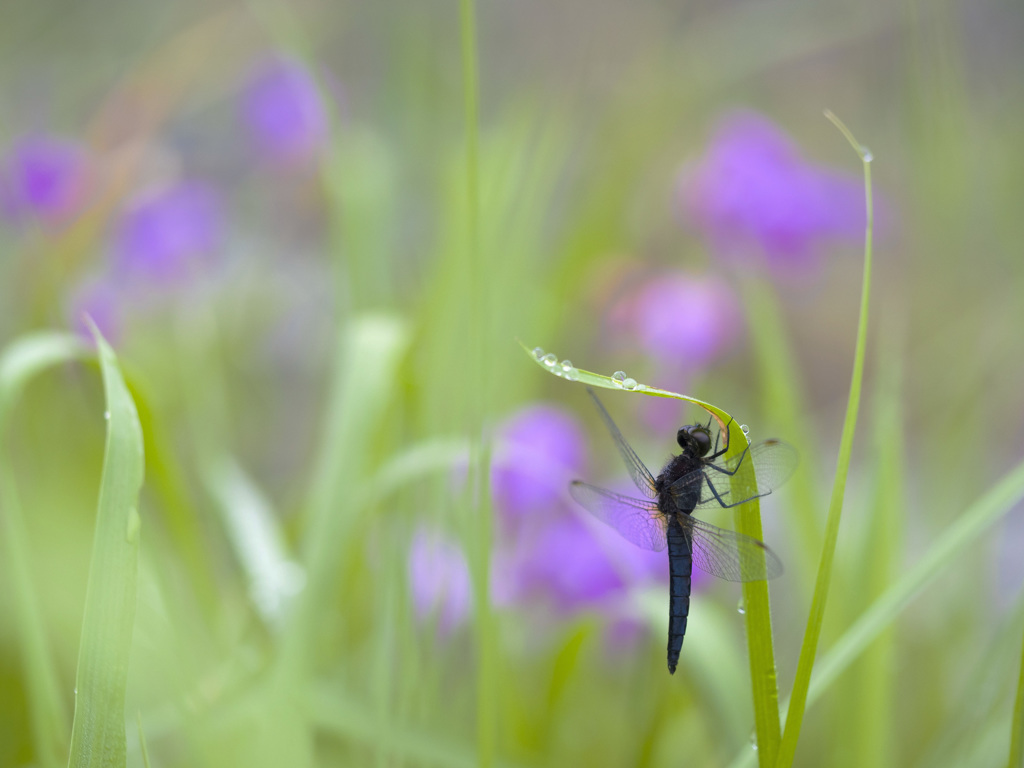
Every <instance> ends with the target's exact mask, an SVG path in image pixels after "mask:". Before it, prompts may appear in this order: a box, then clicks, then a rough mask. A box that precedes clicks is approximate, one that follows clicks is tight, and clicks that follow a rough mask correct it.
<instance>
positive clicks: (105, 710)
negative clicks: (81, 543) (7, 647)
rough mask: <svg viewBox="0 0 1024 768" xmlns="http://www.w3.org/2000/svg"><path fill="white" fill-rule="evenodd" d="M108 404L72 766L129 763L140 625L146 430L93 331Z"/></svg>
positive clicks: (105, 347)
mask: <svg viewBox="0 0 1024 768" xmlns="http://www.w3.org/2000/svg"><path fill="white" fill-rule="evenodd" d="M93 334H94V335H95V336H96V345H97V347H98V349H99V357H100V369H101V371H102V374H103V389H104V394H105V396H106V409H107V441H106V449H105V452H104V456H103V477H102V479H101V481H100V497H99V504H98V509H97V514H96V532H95V536H94V538H93V547H92V558H91V562H90V565H89V580H88V583H87V585H86V592H85V613H84V616H83V618H82V640H81V645H80V646H79V651H78V672H77V675H76V682H75V690H76V696H75V718H74V724H73V725H72V729H71V754H70V757H69V759H68V765H69V766H73V767H74V768H84V767H85V766H88V767H89V768H93V767H97V768H98V767H99V766H124V765H125V760H126V754H125V715H124V695H125V686H126V684H127V680H128V659H129V654H130V651H131V641H132V628H133V625H134V623H135V593H136V587H137V577H138V555H139V525H140V523H139V514H138V510H137V508H136V506H137V504H138V501H139V490H140V489H141V488H142V477H143V468H144V460H143V451H142V428H141V427H140V426H139V417H138V413H137V412H136V410H135V402H134V401H133V400H132V397H131V395H130V394H129V392H128V388H127V386H126V385H125V383H124V379H123V378H122V376H121V371H120V369H119V368H118V365H117V359H116V357H115V356H114V351H113V350H112V349H111V348H110V346H109V345H108V344H107V342H106V341H104V340H103V337H102V336H101V335H100V333H99V331H97V330H95V329H93Z"/></svg>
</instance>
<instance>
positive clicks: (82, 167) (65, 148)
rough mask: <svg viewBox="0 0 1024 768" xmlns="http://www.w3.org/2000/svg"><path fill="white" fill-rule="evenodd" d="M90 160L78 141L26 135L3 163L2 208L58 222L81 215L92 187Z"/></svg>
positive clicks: (0, 171) (0, 179) (10, 213)
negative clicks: (90, 184) (90, 186)
mask: <svg viewBox="0 0 1024 768" xmlns="http://www.w3.org/2000/svg"><path fill="white" fill-rule="evenodd" d="M89 171H90V168H89V160H88V156H87V154H86V152H85V150H84V149H83V148H82V147H81V146H80V145H79V144H76V143H75V142H72V141H69V140H66V139H60V138H57V137H54V136H49V135H46V134H31V135H27V136H23V137H21V138H20V139H18V140H17V141H15V142H14V144H13V145H12V146H11V148H10V150H9V151H8V153H7V156H6V157H5V158H4V160H3V163H2V166H0V210H2V211H3V212H4V213H5V214H6V215H7V216H8V217H10V218H12V219H17V218H21V217H27V216H32V217H35V218H37V219H38V220H40V221H41V222H42V223H44V224H48V225H56V224H60V223H62V222H64V221H67V220H68V219H71V218H73V217H74V216H75V215H76V214H78V213H79V212H80V211H81V210H82V208H83V206H84V204H85V202H86V196H87V192H88V186H89Z"/></svg>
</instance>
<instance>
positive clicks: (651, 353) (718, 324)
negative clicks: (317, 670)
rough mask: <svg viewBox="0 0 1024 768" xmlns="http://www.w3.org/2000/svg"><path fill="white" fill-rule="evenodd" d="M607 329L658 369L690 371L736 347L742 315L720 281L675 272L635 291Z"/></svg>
mask: <svg viewBox="0 0 1024 768" xmlns="http://www.w3.org/2000/svg"><path fill="white" fill-rule="evenodd" d="M612 323H613V325H615V326H617V329H618V330H621V331H624V332H625V333H626V334H627V335H628V336H629V337H630V341H631V342H633V343H635V344H636V345H637V346H639V347H640V349H641V350H642V351H643V352H644V353H645V354H646V355H647V356H648V357H651V358H653V359H654V360H656V361H657V362H658V363H659V365H660V366H661V367H663V368H668V369H670V370H673V371H677V370H680V369H684V370H691V371H692V370H695V369H701V368H705V367H706V366H707V365H708V364H709V363H711V362H712V361H713V360H714V359H715V358H716V357H717V356H719V355H721V354H722V353H724V352H725V351H727V350H728V349H729V347H731V346H732V345H733V344H734V343H735V342H736V340H737V339H738V338H739V335H740V330H741V327H742V313H741V312H740V306H739V301H738V300H737V298H736V295H735V294H734V293H733V291H732V289H731V288H730V287H729V286H728V285H727V284H726V283H725V282H724V281H723V280H721V279H719V278H717V277H711V276H695V275H687V274H685V273H682V272H676V273H673V274H669V275H660V276H658V277H656V278H654V279H652V280H650V281H649V282H647V283H645V284H644V285H642V286H640V288H639V289H637V290H636V291H634V292H633V293H632V294H631V295H630V296H628V297H627V298H626V300H625V301H624V302H622V303H620V305H619V306H618V307H616V308H615V310H614V311H613V314H612Z"/></svg>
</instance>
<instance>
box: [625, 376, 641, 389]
mask: <svg viewBox="0 0 1024 768" xmlns="http://www.w3.org/2000/svg"><path fill="white" fill-rule="evenodd" d="M637 386H638V385H637V383H636V379H634V378H632V377H630V376H627V377H626V378H625V379H623V380H622V388H623V389H630V390H632V389H636V388H637Z"/></svg>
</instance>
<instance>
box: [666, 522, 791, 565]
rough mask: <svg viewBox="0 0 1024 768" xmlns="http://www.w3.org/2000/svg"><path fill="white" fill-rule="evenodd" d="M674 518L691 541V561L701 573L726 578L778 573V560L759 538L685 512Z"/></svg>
mask: <svg viewBox="0 0 1024 768" xmlns="http://www.w3.org/2000/svg"><path fill="white" fill-rule="evenodd" d="M678 520H679V524H680V525H681V526H682V528H683V531H684V532H686V534H687V535H688V536H689V537H690V541H691V542H692V544H693V563H694V565H696V566H697V567H698V568H700V569H701V570H702V571H704V572H705V573H710V574H711V575H712V576H717V577H718V578H720V579H726V580H727V581H759V580H761V579H774V578H775V577H776V576H779V575H781V574H782V563H781V562H780V561H779V558H777V557H776V556H775V554H774V553H773V552H772V551H771V550H770V549H768V547H767V546H766V545H765V544H764V543H763V542H760V541H758V540H757V539H755V538H752V537H750V536H745V535H744V534H742V533H736V531H727V530H725V529H724V528H719V527H718V526H717V525H711V523H705V522H704V521H703V520H698V519H696V518H695V517H690V516H689V515H679V516H678Z"/></svg>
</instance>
